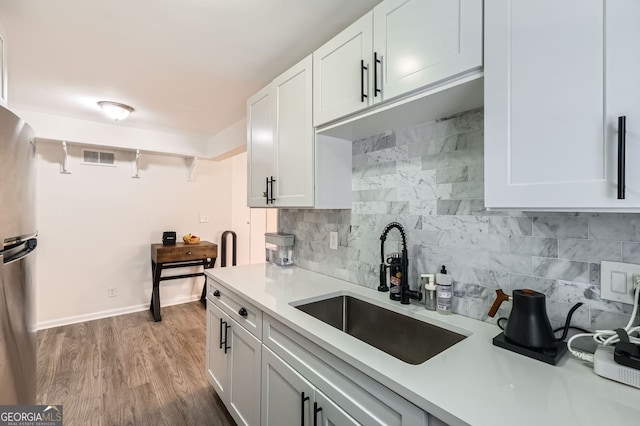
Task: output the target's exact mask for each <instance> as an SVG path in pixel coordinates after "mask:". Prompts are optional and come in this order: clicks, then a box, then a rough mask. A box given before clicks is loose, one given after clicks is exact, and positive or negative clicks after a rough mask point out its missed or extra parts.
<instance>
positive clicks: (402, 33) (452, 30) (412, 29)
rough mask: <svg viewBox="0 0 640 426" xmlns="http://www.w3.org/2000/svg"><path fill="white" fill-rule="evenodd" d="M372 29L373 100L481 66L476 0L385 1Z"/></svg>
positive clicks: (377, 9)
mask: <svg viewBox="0 0 640 426" xmlns="http://www.w3.org/2000/svg"><path fill="white" fill-rule="evenodd" d="M373 30H374V33H373V50H374V60H377V61H376V62H377V63H376V64H374V66H375V69H374V88H373V91H374V93H373V94H374V101H376V102H377V101H379V100H382V99H384V100H386V99H390V98H393V97H395V96H398V95H402V94H404V93H408V92H411V91H414V90H416V89H420V88H421V87H425V86H429V85H431V84H434V83H437V82H439V81H442V80H445V79H448V78H451V77H454V76H457V75H460V74H463V73H465V72H467V71H471V70H474V69H478V68H480V67H482V1H481V0H386V1H383V2H382V3H380V4H379V5H378V6H376V7H375V8H374V9H373ZM378 61H379V62H378ZM376 89H377V90H376ZM380 90H381V92H380Z"/></svg>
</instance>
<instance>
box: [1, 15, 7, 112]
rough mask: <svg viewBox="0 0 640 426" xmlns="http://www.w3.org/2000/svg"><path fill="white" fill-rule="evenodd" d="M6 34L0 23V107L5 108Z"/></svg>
mask: <svg viewBox="0 0 640 426" xmlns="http://www.w3.org/2000/svg"><path fill="white" fill-rule="evenodd" d="M7 74H8V72H7V34H6V31H5V29H4V26H3V25H2V23H0V106H3V107H6V106H7V86H8V78H7Z"/></svg>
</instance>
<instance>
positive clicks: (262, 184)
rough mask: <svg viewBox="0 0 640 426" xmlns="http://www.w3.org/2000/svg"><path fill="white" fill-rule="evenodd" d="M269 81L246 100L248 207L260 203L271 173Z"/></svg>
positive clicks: (270, 95)
mask: <svg viewBox="0 0 640 426" xmlns="http://www.w3.org/2000/svg"><path fill="white" fill-rule="evenodd" d="M271 92H272V90H271V85H269V86H267V87H265V88H264V89H262V90H261V91H259V92H258V93H256V94H255V95H253V96H252V97H251V98H249V100H248V101H247V163H248V164H247V173H248V176H247V185H248V188H247V194H248V205H249V207H264V206H265V200H266V191H267V189H268V185H269V181H268V180H269V179H271V177H272V176H273V175H274V173H275V169H274V167H273V164H274V158H275V150H274V145H273V144H274V142H273V120H272V113H271V108H272V105H271V103H272V98H273V96H272V94H271Z"/></svg>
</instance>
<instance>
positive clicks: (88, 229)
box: [36, 143, 246, 328]
mask: <svg viewBox="0 0 640 426" xmlns="http://www.w3.org/2000/svg"><path fill="white" fill-rule="evenodd" d="M69 154H70V156H71V157H70V159H69V165H68V167H69V170H70V171H71V173H72V174H70V175H64V174H60V161H61V159H62V153H61V148H60V146H59V145H58V144H53V143H39V144H38V146H37V167H38V200H37V201H38V206H37V209H38V228H39V229H38V230H39V237H40V238H39V245H38V261H37V298H36V310H37V323H38V327H39V328H46V327H49V326H53V325H57V324H62V323H70V322H77V321H81V320H87V319H92V318H97V317H102V316H109V315H114V314H117V313H123V312H129V311H133V310H142V309H148V305H149V300H150V295H151V287H152V285H151V267H150V244H151V243H158V242H161V239H162V232H163V231H165V230H175V231H176V232H177V234H178V237H180V236H182V235H183V234H185V233H187V232H191V233H194V234H197V235H200V236H201V237H202V239H203V240H209V241H212V242H216V243H219V242H220V235H221V233H222V232H223V231H224V230H227V229H230V227H231V226H232V219H231V213H232V209H231V208H230V205H231V202H232V185H231V184H230V182H231V180H232V160H224V161H219V162H215V161H204V160H201V161H199V162H198V167H197V171H196V180H195V181H192V182H188V181H187V179H186V178H187V172H188V164H187V161H186V159H185V158H181V157H172V156H165V155H149V154H147V155H143V156H142V158H141V162H140V166H141V170H140V176H141V178H140V179H132V178H131V176H132V173H131V172H132V160H133V154H132V153H131V152H126V151H116V165H117V167H105V166H89V165H81V164H80V157H79V155H80V147H79V146H73V145H71V146H70V147H69ZM245 192H246V190H245ZM245 197H246V195H245ZM200 213H206V214H207V215H209V217H210V219H211V222H210V223H203V224H201V223H200V222H199V215H200ZM216 266H218V265H216ZM194 270H196V269H194ZM177 271H180V272H183V271H184V272H187V271H188V269H179V270H174V271H169V272H170V273H171V272H177ZM203 281H204V278H203V277H197V278H190V279H182V280H172V281H164V282H162V283H161V284H160V288H161V290H160V293H161V302H162V305H166V304H173V303H180V302H184V301H186V300H191V299H194V298H196V297H198V296H199V294H200V292H201V290H202V285H203ZM109 287H115V288H116V289H117V296H116V297H114V298H110V297H108V293H107V291H108V288H109Z"/></svg>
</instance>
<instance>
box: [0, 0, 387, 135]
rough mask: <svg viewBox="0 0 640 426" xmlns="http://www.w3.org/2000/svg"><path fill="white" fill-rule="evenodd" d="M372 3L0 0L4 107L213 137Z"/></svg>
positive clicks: (371, 0) (328, 0)
mask: <svg viewBox="0 0 640 426" xmlns="http://www.w3.org/2000/svg"><path fill="white" fill-rule="evenodd" d="M379 2H380V0H46V1H44V0H1V1H0V22H2V24H3V25H4V27H5V30H6V33H7V45H8V49H7V50H8V65H9V105H10V106H11V107H15V108H20V109H27V110H33V111H37V112H48V113H53V114H58V115H65V116H71V117H77V118H84V119H88V120H95V121H102V122H108V119H107V118H105V117H104V116H103V115H102V113H101V112H100V110H99V108H98V107H97V105H96V102H97V101H99V100H111V101H117V102H122V103H126V104H128V105H131V106H132V107H134V108H135V109H136V111H135V112H134V113H133V114H132V115H131V117H129V118H128V119H127V120H126V121H124V122H121V124H120V125H123V126H131V127H138V128H145V129H155V130H164V131H170V132H177V133H186V134H193V135H199V136H211V135H214V134H215V133H217V132H219V131H221V130H223V129H225V128H227V127H228V126H229V125H231V124H233V123H235V122H236V121H238V120H239V119H241V118H242V117H244V115H245V102H246V99H247V98H248V97H249V96H251V95H252V94H253V93H255V92H256V91H257V90H259V89H260V88H262V87H263V86H265V85H266V84H268V82H269V81H271V80H272V79H273V78H274V77H276V76H277V75H278V74H279V73H281V72H283V71H284V70H286V69H287V68H289V67H290V66H291V65H293V64H295V63H296V62H297V61H299V60H300V59H302V58H303V57H304V56H306V55H307V54H309V53H311V52H312V51H313V50H315V49H316V48H317V47H319V46H320V45H322V44H323V43H324V42H325V41H327V40H329V39H330V38H331V37H333V35H335V34H337V33H338V32H339V31H340V30H342V29H343V28H345V27H347V26H348V25H349V24H350V23H351V22H353V21H355V20H356V19H357V18H359V17H360V16H362V15H364V14H365V13H366V12H367V11H368V10H370V9H372V8H373V6H374V5H376V4H377V3H379Z"/></svg>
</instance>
